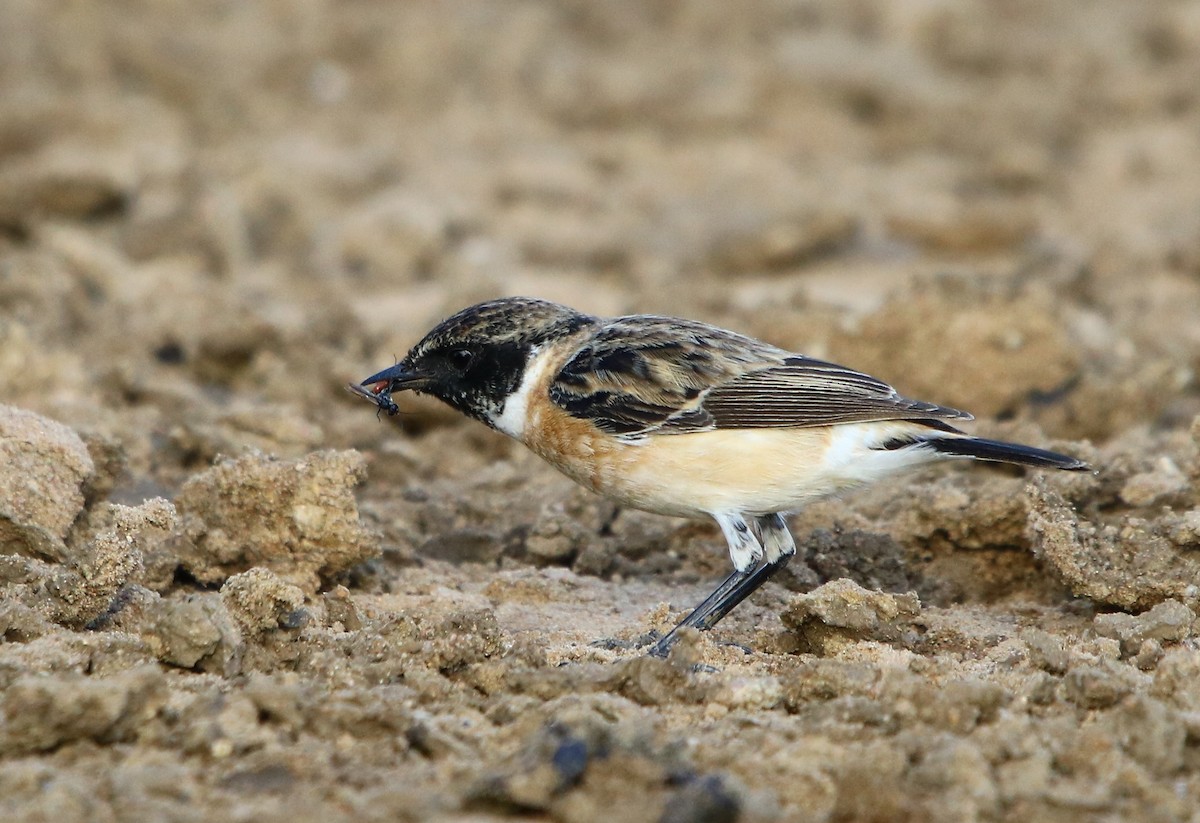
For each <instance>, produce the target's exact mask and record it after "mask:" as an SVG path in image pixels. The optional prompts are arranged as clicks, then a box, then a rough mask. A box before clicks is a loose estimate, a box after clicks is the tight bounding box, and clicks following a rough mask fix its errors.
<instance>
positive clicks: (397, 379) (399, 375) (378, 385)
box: [359, 363, 429, 394]
mask: <svg viewBox="0 0 1200 823" xmlns="http://www.w3.org/2000/svg"><path fill="white" fill-rule="evenodd" d="M428 382H429V378H428V377H427V376H426V375H424V374H421V373H420V372H416V371H411V370H409V369H407V368H405V366H404V364H403V363H397V364H396V365H394V366H392V367H391V368H390V369H384V370H383V371H381V372H379V373H378V374H373V375H371V376H370V377H368V378H367V379H366V380H364V381H362V383H360V384H359V385H361V386H364V387H366V388H368V389H370V390H371V392H373V393H374V394H380V393H381V392H385V393H388V394H390V393H392V392H394V391H404V390H405V389H420V388H421V387H422V386H424V385H426V384H427V383H428Z"/></svg>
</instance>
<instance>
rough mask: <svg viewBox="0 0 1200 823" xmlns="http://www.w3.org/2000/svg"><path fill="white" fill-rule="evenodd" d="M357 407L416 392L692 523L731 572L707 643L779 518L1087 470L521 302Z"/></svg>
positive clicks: (800, 365)
mask: <svg viewBox="0 0 1200 823" xmlns="http://www.w3.org/2000/svg"><path fill="white" fill-rule="evenodd" d="M361 385H362V386H363V387H365V390H362V389H357V387H355V388H356V389H357V390H358V393H360V394H363V395H365V396H367V397H368V398H370V399H372V400H373V401H374V402H375V403H376V404H377V405H378V406H379V408H380V409H383V410H386V411H388V412H389V414H391V413H394V412H395V409H396V406H395V403H394V402H393V401H392V397H391V395H392V393H393V392H396V391H400V390H410V391H415V392H418V393H421V394H430V395H432V396H434V397H436V398H438V399H439V400H441V401H443V402H445V403H447V404H448V405H450V406H452V407H453V408H455V409H457V410H458V411H460V412H462V413H463V414H465V415H467V416H468V417H473V418H475V419H477V420H480V421H482V422H483V423H486V424H487V425H488V426H490V427H492V428H493V429H496V430H498V431H501V432H503V433H504V434H507V435H508V436H509V437H512V438H515V439H516V440H519V441H521V442H522V443H524V444H525V445H526V446H528V447H529V448H530V449H532V450H533V451H534V452H536V453H537V454H539V455H540V456H541V457H543V458H544V459H545V460H547V461H548V462H549V463H550V464H552V465H553V466H555V467H556V468H557V469H559V470H560V471H561V472H563V474H565V475H567V476H568V477H570V478H571V479H572V480H575V481H576V482H578V483H581V484H582V485H584V486H586V487H588V488H589V489H592V490H593V491H596V492H599V493H600V494H603V495H606V496H607V497H610V498H612V499H613V500H615V501H617V502H619V503H620V504H622V505H625V506H631V507H633V508H637V509H643V510H645V511H650V512H657V513H660V514H668V515H676V516H682V517H700V516H708V517H711V518H713V519H714V520H715V521H716V522H717V525H719V526H720V528H721V532H722V533H723V534H724V535H725V540H726V541H727V542H728V544H729V556H730V558H731V559H732V560H733V568H734V571H733V573H732V574H730V575H729V577H728V578H727V579H726V580H725V581H724V582H723V583H721V585H720V586H718V587H717V589H716V590H715V591H713V593H712V594H711V595H709V596H708V597H707V598H706V599H705V600H704V602H702V603H701V604H700V605H699V606H697V607H696V609H695V610H694V611H692V613H691V614H689V615H688V616H687V617H686V618H684V619H683V621H682V622H680V624H679V625H678V626H676V627H675V628H674V629H672V630H671V632H670V633H669V634H667V635H666V636H664V637H663V638H662V639H660V640H659V641H658V642H657V643H656V644H655V645H654V646H653V647H652V649H651V651H650V653H651V654H654V655H658V656H664V655H666V653H667V651H668V650H669V649H670V647H671V645H672V644H673V643H674V641H675V638H676V634H677V632H678V631H679V629H680V628H682V627H684V626H693V627H695V628H697V629H701V630H704V629H709V628H711V627H712V626H714V625H716V623H717V622H718V621H719V620H721V618H723V617H724V616H725V615H726V614H728V613H729V612H730V611H731V610H732V609H733V608H734V607H735V606H737V604H738V603H740V602H742V600H744V599H745V598H746V597H747V596H749V595H750V594H751V593H752V592H753V591H754V590H755V589H757V588H758V587H759V586H761V585H762V584H763V583H764V582H766V581H767V580H768V579H769V578H770V577H771V576H772V575H773V574H774V573H775V572H777V571H778V570H779V569H781V568H782V567H783V566H784V564H785V563H787V561H788V560H789V559H790V558H791V556H792V555H793V554H795V552H796V544H795V542H794V541H793V540H792V536H791V533H790V532H789V531H788V527H787V523H786V522H785V521H784V519H783V515H784V514H785V513H787V512H793V511H796V510H797V509H799V508H801V507H802V506H804V504H806V503H808V502H810V501H812V500H816V499H819V498H822V497H826V496H828V495H832V494H836V493H838V492H841V491H843V490H846V489H851V488H854V487H856V486H862V485H864V484H866V483H870V482H872V481H875V480H879V479H881V478H884V477H888V476H889V475H892V474H894V473H896V472H899V471H901V470H904V469H909V468H912V467H916V466H923V465H925V464H927V463H933V462H937V461H939V460H944V459H948V458H975V459H977V460H992V461H999V462H1004V463H1017V464H1020V465H1024V466H1033V467H1035V468H1052V469H1068V470H1080V469H1086V468H1087V465H1086V464H1085V463H1083V462H1082V461H1080V460H1076V459H1075V458H1073V457H1067V456H1065V455H1061V454H1055V453H1054V452H1049V451H1044V450H1042V449H1035V448H1032V447H1030V446H1021V445H1017V444H1015V443H1004V442H1001V441H997V440H986V439H984V438H981V437H972V436H970V435H968V434H965V433H963V432H962V431H960V430H958V429H956V428H955V427H954V426H953V425H952V424H951V422H950V421H962V420H970V419H971V415H970V414H968V413H967V412H963V411H958V410H957V409H950V408H946V407H944V406H938V405H935V404H933V403H924V402H921V401H919V400H909V399H908V398H906V397H902V396H901V395H899V394H898V393H897V392H896V390H895V389H893V388H892V387H891V386H889V385H888V384H886V383H884V382H883V381H881V380H878V379H876V378H874V377H870V376H868V375H866V374H863V373H861V372H856V371H853V370H851V369H847V368H844V367H842V366H838V365H835V364H833V363H827V362H825V361H823V360H817V359H814V358H811V357H805V356H804V355H801V354H794V353H792V352H789V351H784V350H783V349H779V348H776V347H775V346H771V345H769V344H767V343H763V342H761V341H759V340H755V339H753V338H750V337H745V336H743V335H740V334H737V333H735V332H731V331H726V330H725V329H720V328H717V327H715V326H710V325H707V324H705V323H699V322H696V321H694V320H682V319H677V318H671V317H656V316H651V315H634V316H631V317H618V318H614V319H603V318H598V317H591V316H589V315H586V314H582V313H580V312H577V311H575V310H574V309H570V308H567V307H566V306H560V305H558V304H555V303H550V302H547V301H544V300H535V299H530V298H524V297H509V298H503V299H499V300H492V301H489V302H486V303H480V304H479V305H477V306H471V307H470V308H466V309H463V310H462V311H460V312H459V313H458V314H455V315H454V316H453V317H450V318H449V319H447V320H445V321H443V322H442V323H440V324H439V325H438V326H437V327H435V328H434V329H433V330H432V331H430V332H429V333H428V334H426V335H425V337H424V338H423V339H422V340H421V341H420V342H419V343H417V345H415V346H414V347H413V348H412V350H411V351H409V353H408V354H407V355H406V356H405V357H404V359H403V360H401V361H400V362H399V363H397V364H396V365H394V366H392V367H391V368H388V369H384V370H383V371H381V372H379V373H378V374H373V375H371V376H370V377H368V378H367V379H366V380H364V381H362V384H361Z"/></svg>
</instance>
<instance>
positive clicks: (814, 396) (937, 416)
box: [667, 355, 971, 429]
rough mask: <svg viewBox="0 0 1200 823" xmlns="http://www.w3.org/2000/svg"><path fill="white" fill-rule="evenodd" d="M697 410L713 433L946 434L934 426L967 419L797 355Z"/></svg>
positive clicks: (740, 380)
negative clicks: (905, 429) (845, 430)
mask: <svg viewBox="0 0 1200 823" xmlns="http://www.w3.org/2000/svg"><path fill="white" fill-rule="evenodd" d="M702 408H703V409H704V410H705V411H706V412H707V413H708V415H709V416H710V417H711V418H712V422H713V427H714V428H718V429H747V428H774V427H788V428H803V427H809V426H828V425H832V424H836V423H862V422H867V421H872V420H923V421H927V422H928V423H929V424H930V425H933V426H934V427H935V428H942V429H951V427H950V426H948V425H947V424H944V423H941V424H939V423H937V422H935V421H941V420H970V419H971V415H970V414H968V413H967V412H964V411H959V410H958V409H950V408H946V407H945V406H938V405H935V404H933V403H925V402H922V401H920V400H910V399H908V398H906V397H901V396H900V395H899V394H897V393H896V390H895V389H893V388H892V387H891V386H889V385H888V384H887V383H884V382H883V381H882V380H879V379H877V378H874V377H871V376H870V375H866V374H863V373H862V372H857V371H854V370H852V369H847V368H843V367H842V366H838V365H836V364H834V363H827V362H825V361H823V360H815V359H813V358H810V357H803V356H801V355H790V356H788V357H787V358H786V359H785V361H784V363H783V365H780V366H774V367H770V368H766V369H762V370H759V371H753V372H749V373H747V374H743V375H741V376H739V377H736V378H734V379H733V380H730V381H729V382H727V383H723V384H721V385H719V386H714V387H713V388H712V389H711V390H710V391H708V392H707V393H706V394H705V395H704V398H703V403H702ZM667 425H668V426H669V425H670V423H669V422H668V424H667Z"/></svg>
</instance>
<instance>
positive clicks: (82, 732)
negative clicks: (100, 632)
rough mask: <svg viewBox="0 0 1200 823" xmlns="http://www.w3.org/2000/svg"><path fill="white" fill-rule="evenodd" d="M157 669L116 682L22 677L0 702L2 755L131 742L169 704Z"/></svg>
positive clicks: (122, 676)
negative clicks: (76, 744)
mask: <svg viewBox="0 0 1200 823" xmlns="http://www.w3.org/2000/svg"><path fill="white" fill-rule="evenodd" d="M166 696H167V683H166V679H165V678H164V677H163V674H162V672H161V671H159V670H158V668H157V667H155V666H142V667H139V668H136V669H132V670H130V671H126V672H121V673H119V674H116V675H114V676H112V677H107V678H93V677H78V676H77V677H66V676H59V677H53V678H49V677H39V676H36V675H32V676H28V677H22V678H20V679H18V680H17V681H16V682H14V683H13V684H11V685H10V686H8V688H6V689H5V690H4V695H3V697H2V698H0V716H2V717H3V723H0V754H4V755H10V756H11V755H19V754H28V753H31V752H46V751H51V750H53V749H56V748H58V747H59V746H63V745H65V744H67V743H72V742H75V741H79V740H91V741H94V742H96V743H100V744H109V743H119V742H125V741H129V740H132V739H133V738H134V736H135V735H136V733H137V731H138V729H139V728H141V727H143V726H144V725H145V724H146V722H147V721H148V720H150V719H151V718H152V717H154V715H155V714H156V713H157V712H158V711H159V709H161V708H162V706H163V704H164V703H165V702H166Z"/></svg>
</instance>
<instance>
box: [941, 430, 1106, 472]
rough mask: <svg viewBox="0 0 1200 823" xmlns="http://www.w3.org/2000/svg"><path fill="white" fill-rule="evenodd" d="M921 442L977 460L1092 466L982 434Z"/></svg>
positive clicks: (1070, 468)
mask: <svg viewBox="0 0 1200 823" xmlns="http://www.w3.org/2000/svg"><path fill="white" fill-rule="evenodd" d="M922 442H923V443H925V444H927V445H929V446H932V447H933V448H934V449H936V450H937V451H939V452H941V453H942V454H953V455H958V456H961V457H974V458H975V459H976V460H994V461H996V462H997V463H1019V464H1020V465H1022V466H1033V467H1035V468H1039V469H1066V470H1067V471H1083V470H1085V469H1088V468H1090V466H1088V464H1087V463H1084V462H1083V461H1082V460H1077V459H1075V458H1074V457H1067V456H1066V455H1065V454H1057V453H1056V452H1050V451H1046V450H1045V449H1035V448H1033V446H1022V445H1019V444H1017V443H1005V442H1004V441H1002V440H987V439H985V438H983V437H929V438H923V439H922Z"/></svg>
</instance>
